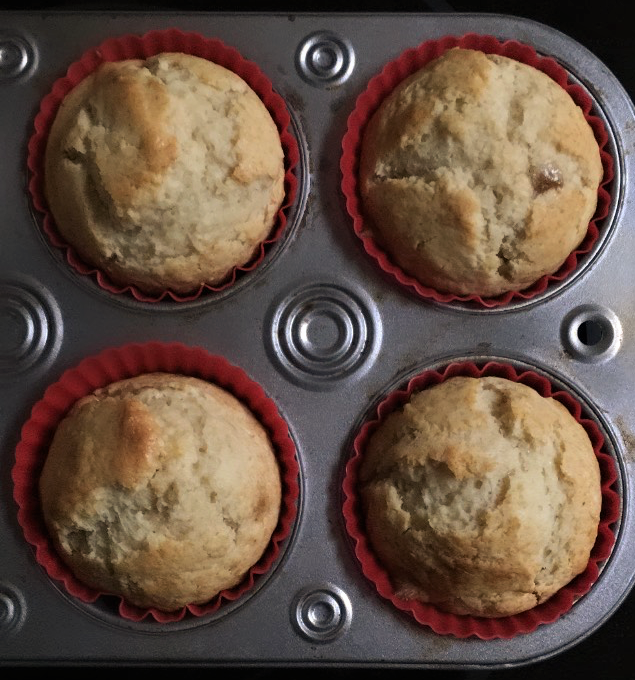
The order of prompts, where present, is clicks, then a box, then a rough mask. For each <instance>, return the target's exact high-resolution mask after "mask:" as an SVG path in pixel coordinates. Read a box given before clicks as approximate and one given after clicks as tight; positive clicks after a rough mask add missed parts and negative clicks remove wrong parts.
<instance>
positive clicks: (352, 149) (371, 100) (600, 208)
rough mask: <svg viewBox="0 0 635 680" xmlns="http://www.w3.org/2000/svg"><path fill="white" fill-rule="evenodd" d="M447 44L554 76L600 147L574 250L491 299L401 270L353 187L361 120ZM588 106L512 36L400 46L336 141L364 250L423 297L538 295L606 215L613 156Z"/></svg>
mask: <svg viewBox="0 0 635 680" xmlns="http://www.w3.org/2000/svg"><path fill="white" fill-rule="evenodd" d="M453 47H463V48H466V49H475V50H480V51H482V52H485V53H486V54H500V55H503V56H505V57H510V58H511V59H515V60H517V61H520V62H523V63H525V64H528V65H529V66H533V67H535V68H537V69H538V70H540V71H543V72H544V73H546V74H547V75H548V76H550V77H551V78H552V79H553V80H555V81H556V82H557V83H558V84H559V85H560V86H561V87H562V88H564V89H565V90H566V91H567V92H568V93H569V95H570V96H571V98H572V99H573V101H574V102H575V103H576V104H577V105H578V106H579V107H580V108H581V109H582V111H583V113H584V116H585V118H586V120H587V122H588V123H589V125H590V126H591V128H592V129H593V133H594V134H595V138H596V140H597V142H598V145H599V147H600V156H601V159H602V167H603V168H604V176H603V178H602V181H601V183H600V187H599V190H598V202H597V207H596V210H595V214H594V216H593V219H592V220H591V222H590V223H589V228H588V230H587V233H586V236H585V237H584V239H583V241H582V243H581V244H580V245H579V246H578V247H577V249H576V250H574V251H573V252H571V253H570V254H569V256H568V257H567V259H566V260H565V262H564V263H563V264H562V265H561V266H560V268H559V269H558V271H557V272H555V273H554V274H551V275H548V276H543V277H541V278H540V279H538V280H537V281H535V282H534V283H533V284H532V285H531V286H529V287H528V288H526V289H524V290H522V291H509V292H507V293H504V294H502V295H499V296H497V297H491V298H484V297H481V296H479V295H455V294H453V293H443V292H440V291H437V290H435V289H433V288H430V287H428V286H424V285H423V284H422V283H420V282H419V281H418V280H417V279H415V278H413V277H412V276H410V275H409V274H407V273H406V272H405V271H403V269H401V268H400V267H399V266H397V265H396V264H395V263H394V262H393V261H392V259H391V257H390V256H389V255H388V254H387V253H386V252H384V251H383V250H382V249H381V248H380V246H379V244H378V243H377V242H376V241H375V239H374V238H373V236H372V232H371V230H370V229H369V228H368V226H367V224H366V221H365V218H364V212H363V204H362V199H361V196H360V194H359V190H358V183H357V174H358V169H359V153H360V149H361V141H362V137H363V134H364V129H365V127H366V124H367V123H368V121H369V120H370V118H371V117H372V115H373V114H374V113H375V111H376V110H377V109H378V107H379V105H380V104H381V102H382V101H383V100H384V99H385V98H386V96H387V95H388V94H389V93H390V92H391V91H392V90H394V88H395V87H396V86H397V85H398V84H399V83H401V82H402V81H403V80H405V79H406V78H407V77H408V76H410V75H412V74H413V73H414V72H415V71H417V70H419V69H420V68H422V67H423V66H425V65H426V64H427V63H428V62H430V61H432V60H433V59H436V58H437V57H439V56H441V55H442V54H443V53H444V52H446V51H447V50H449V49H451V48H453ZM592 107H593V101H592V99H591V97H590V96H589V94H588V92H587V91H586V90H584V89H583V88H582V87H581V86H580V85H578V84H576V83H572V82H570V81H569V79H568V74H567V72H566V70H565V69H564V68H563V67H562V66H560V65H559V64H558V63H557V62H556V61H555V60H554V59H552V58H550V57H541V56H539V55H538V54H537V53H536V51H535V50H534V49H533V48H532V47H530V46H529V45H525V44H522V43H519V42H517V41H515V40H507V41H505V42H500V41H499V40H497V39H496V38H494V37H493V36H489V35H478V34H475V33H467V34H465V35H463V36H461V37H456V36H446V37H444V38H441V39H440V40H430V41H427V42H424V43H422V44H421V45H419V46H418V47H415V48H411V49H408V50H406V51H405V52H403V53H402V54H401V55H400V56H399V57H397V58H396V59H394V60H393V61H391V62H389V63H387V64H386V66H385V67H384V69H383V70H382V71H381V73H379V74H378V75H376V76H375V77H374V78H372V79H371V80H370V82H369V83H368V87H367V88H366V90H365V91H364V92H362V94H361V95H360V96H359V97H358V98H357V101H356V103H355V108H354V109H353V111H352V113H351V115H350V116H349V118H348V126H347V130H346V134H345V135H344V138H343V140H342V156H341V159H340V170H341V172H342V185H341V186H342V191H343V193H344V196H345V198H346V209H347V211H348V213H349V215H350V217H351V218H352V220H353V230H354V232H355V234H356V235H357V236H358V237H359V238H360V239H361V241H362V244H363V247H364V249H365V251H366V252H367V253H368V255H370V256H371V258H373V259H374V260H375V261H376V262H377V264H378V265H379V267H380V268H381V269H382V271H384V272H386V273H387V274H389V275H390V276H391V277H394V278H395V279H396V280H397V281H398V282H399V283H400V284H401V285H402V286H405V287H406V288H407V289H409V290H411V291H413V292H415V293H416V294H417V295H419V296H420V297H422V298H425V299H429V300H434V301H436V302H441V303H452V302H460V303H465V302H469V303H472V304H475V305H477V306H479V307H486V308H493V307H501V306H503V305H507V304H509V303H510V302H515V301H521V300H530V299H532V298H534V297H536V296H537V295H541V294H542V293H544V292H545V291H546V290H547V289H548V288H549V287H550V286H553V285H554V284H555V283H557V282H560V281H563V280H564V279H566V278H567V277H569V276H570V275H571V274H572V272H573V271H574V270H575V269H576V268H577V266H578V263H579V261H580V258H581V257H582V256H583V255H585V254H587V253H589V252H590V251H591V249H592V248H593V246H594V245H595V243H596V242H597V240H598V238H599V236H600V231H599V228H598V223H600V222H601V221H602V220H603V219H604V218H606V216H607V215H608V213H609V207H610V203H611V196H610V194H609V191H608V188H607V187H608V185H609V184H610V182H611V181H612V179H613V158H612V157H611V155H610V154H609V153H608V151H607V149H606V147H607V144H608V134H607V131H606V128H605V127H604V123H603V122H602V120H601V119H600V118H598V117H597V116H595V115H593V114H592V113H591V109H592Z"/></svg>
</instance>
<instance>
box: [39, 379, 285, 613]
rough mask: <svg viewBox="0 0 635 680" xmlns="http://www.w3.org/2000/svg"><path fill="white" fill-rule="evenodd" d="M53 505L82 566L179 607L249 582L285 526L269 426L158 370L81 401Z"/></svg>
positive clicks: (60, 545) (141, 602)
mask: <svg viewBox="0 0 635 680" xmlns="http://www.w3.org/2000/svg"><path fill="white" fill-rule="evenodd" d="M40 495H41V503H42V512H43V516H44V519H45V522H46V525H47V528H48V530H49V532H50V535H51V537H52V539H53V541H54V543H55V545H56V548H57V550H58V552H59V553H60V556H61V558H62V559H63V560H64V561H65V562H66V564H67V565H68V566H69V567H70V569H71V570H72V571H73V573H74V574H75V576H76V577H77V578H78V579H79V580H80V581H82V582H84V583H85V584H87V585H89V586H92V587H93V588H96V589H98V590H100V591H104V592H107V593H112V594H116V595H121V596H122V597H124V598H125V599H126V600H127V601H128V602H130V603H132V604H135V605H137V606H139V607H143V608H148V607H155V608H157V609H160V610H165V611H173V610H176V609H180V608H182V607H184V606H186V605H188V604H202V603H205V602H208V601H209V600H210V599H212V598H213V597H214V596H215V595H217V594H218V593H219V592H220V591H222V590H224V589H227V588H231V587H233V586H235V585H237V584H238V583H239V582H240V581H241V580H242V579H243V578H244V576H245V574H246V573H247V571H248V570H249V569H250V568H251V567H252V566H253V565H254V564H255V563H256V562H258V560H259V559H260V557H261V556H262V554H263V552H264V551H265V549H266V547H267V546H268V544H269V542H270V539H271V536H272V533H273V531H274V529H275V527H276V525H277V522H278V516H279V512H280V502H281V482H280V473H279V470H278V464H277V461H276V458H275V454H274V451H273V448H272V445H271V443H270V441H269V438H268V435H267V434H266V431H265V430H264V428H263V427H262V426H261V425H260V423H259V422H258V421H257V420H256V419H255V417H254V416H253V415H252V414H251V413H250V412H249V411H248V410H247V408H245V407H244V406H243V405H242V404H241V403H240V402H239V401H238V400H237V399H235V398H234V397H233V396H232V395H230V394H229V393H228V392H226V391H224V390H222V389H220V388H218V387H216V386H214V385H212V384H210V383H207V382H205V381H202V380H198V379H196V378H189V377H185V376H172V375H169V374H148V375H144V376H140V377H137V378H131V379H128V380H124V381H121V382H117V383H113V384H112V385H109V386H108V387H105V388H103V389H100V390H98V391H97V392H95V394H93V395H91V396H88V397H85V398H83V399H81V400H80V401H79V402H77V404H76V405H75V406H74V407H73V409H72V410H71V412H70V413H69V415H68V416H67V417H66V418H65V419H64V420H63V421H62V423H61V424H60V425H59V427H58V429H57V431H56V433H55V436H54V439H53V442H52V445H51V447H50V450H49V453H48V456H47V458H46V461H45V464H44V468H43V471H42V475H41V478H40Z"/></svg>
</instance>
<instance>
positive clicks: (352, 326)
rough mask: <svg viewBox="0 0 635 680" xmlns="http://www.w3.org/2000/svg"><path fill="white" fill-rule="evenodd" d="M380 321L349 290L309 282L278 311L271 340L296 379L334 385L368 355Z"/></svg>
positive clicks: (287, 369) (283, 363)
mask: <svg viewBox="0 0 635 680" xmlns="http://www.w3.org/2000/svg"><path fill="white" fill-rule="evenodd" d="M377 325H378V324H377ZM377 325H376V324H375V322H374V321H373V318H372V315H371V313H370V311H369V309H368V308H367V306H366V305H365V304H364V303H363V302H362V301H361V300H360V299H358V298H357V296H355V295H353V294H352V293H350V292H349V291H347V290H345V289H343V288H340V287H338V286H333V285H328V284H315V285H308V286H306V287H304V288H301V289H299V290H297V291H294V292H293V293H292V294H291V295H290V296H288V297H286V298H285V299H284V300H283V301H282V303H281V304H279V305H278V307H277V308H276V309H275V312H274V315H273V319H272V323H271V344H272V347H273V351H274V354H275V357H276V359H277V360H278V361H279V363H280V364H281V365H282V367H283V368H284V369H285V371H286V372H287V373H288V374H289V375H290V376H291V377H292V378H294V379H295V380H296V381H299V382H301V383H304V384H307V385H309V386H312V387H315V388H320V387H328V386H329V383H333V382H335V381H337V380H341V379H342V378H345V377H347V376H348V375H350V374H351V373H353V372H354V371H356V370H357V369H358V368H359V367H360V366H361V364H362V363H363V362H364V361H365V360H366V359H367V357H368V356H369V354H370V353H371V351H372V348H373V346H375V345H376V344H377V343H376V340H377V337H378V334H379V332H378V328H377V327H376V326H377Z"/></svg>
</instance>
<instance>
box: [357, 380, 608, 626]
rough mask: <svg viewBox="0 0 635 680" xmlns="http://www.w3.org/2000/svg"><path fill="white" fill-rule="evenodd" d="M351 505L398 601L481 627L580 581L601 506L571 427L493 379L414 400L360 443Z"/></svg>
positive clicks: (587, 452) (580, 433) (535, 398)
mask: <svg viewBox="0 0 635 680" xmlns="http://www.w3.org/2000/svg"><path fill="white" fill-rule="evenodd" d="M360 496H361V501H362V507H363V511H364V514H365V520H366V531H367V534H368V537H369V540H370V544H371V546H372V550H373V552H374V553H375V554H376V555H377V557H378V559H379V561H380V563H381V564H382V565H383V566H384V568H385V569H386V570H387V572H388V573H389V576H390V578H391V582H392V584H393V587H394V588H395V591H396V594H397V595H398V596H399V597H401V598H403V599H416V600H420V601H422V602H429V603H432V604H434V605H436V606H437V607H439V608H440V609H441V610H444V611H447V612H450V613H454V614H468V615H473V616H482V617H501V616H508V615H514V614H518V613H521V612H523V611H526V610H528V609H531V608H532V607H534V606H536V605H537V604H540V603H541V602H544V601H545V600H547V599H548V598H549V597H550V596H552V595H553V594H554V593H555V592H556V591H558V590H559V589H560V588H562V587H563V586H565V585H566V584H568V583H569V582H570V581H571V580H572V579H573V578H574V577H575V576H576V575H578V574H580V573H581V572H583V571H584V569H585V568H586V566H587V564H588V560H589V557H590V553H591V550H592V548H593V545H594V543H595V540H596V537H597V530H598V524H599V517H600V507H601V485H600V472H599V465H598V462H597V458H596V456H595V453H594V451H593V447H592V445H591V442H590V440H589V437H588V435H587V433H586V432H585V430H584V428H583V427H582V425H580V424H579V423H578V422H577V421H576V420H575V419H574V418H573V416H572V415H571V414H570V413H569V412H568V411H567V410H566V408H565V407H564V406H563V405H562V404H560V403H559V402H558V401H556V400H554V399H551V398H544V397H542V396H541V395H539V394H538V393H537V392H536V391H535V390H533V389H532V388H530V387H528V386H526V385H523V384H521V383H515V382H513V381H510V380H507V379H504V378H497V377H484V378H470V377H455V378H451V379H448V380H446V381H445V382H443V383H441V384H439V385H437V386H435V387H432V388H429V389H426V390H422V391H420V392H416V393H414V394H413V395H412V397H411V399H410V400H409V402H408V403H407V404H405V405H404V406H403V408H402V409H400V410H398V411H395V412H393V413H392V414H390V415H389V416H388V417H387V418H386V419H385V421H384V422H383V423H382V424H381V425H380V426H379V427H378V429H377V430H376V431H375V432H374V433H373V434H372V436H371V438H370V440H369V443H368V446H367V450H366V451H365V452H364V457H363V459H362V462H361V467H360Z"/></svg>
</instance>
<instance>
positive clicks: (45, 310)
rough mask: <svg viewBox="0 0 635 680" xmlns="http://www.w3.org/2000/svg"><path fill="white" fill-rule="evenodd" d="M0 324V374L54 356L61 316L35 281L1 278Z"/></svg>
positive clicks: (13, 371)
mask: <svg viewBox="0 0 635 680" xmlns="http://www.w3.org/2000/svg"><path fill="white" fill-rule="evenodd" d="M0 328H1V329H2V333H1V334H0V375H2V374H5V375H6V374H9V373H20V372H22V371H26V370H28V369H30V368H32V367H33V366H34V365H35V364H37V363H44V362H45V360H46V359H48V360H50V359H52V358H53V357H54V356H55V354H56V353H57V350H58V349H59V345H60V342H61V336H62V316H61V314H60V311H59V309H58V307H57V305H56V303H55V301H54V300H53V298H52V297H51V296H50V295H49V294H48V293H47V292H45V290H44V289H43V288H42V287H41V286H39V285H38V284H36V283H35V282H31V281H28V282H27V280H26V279H25V280H17V279H16V280H14V281H0Z"/></svg>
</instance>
